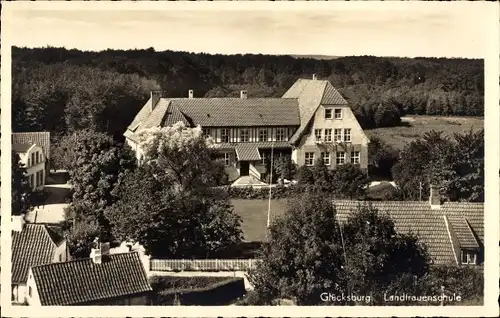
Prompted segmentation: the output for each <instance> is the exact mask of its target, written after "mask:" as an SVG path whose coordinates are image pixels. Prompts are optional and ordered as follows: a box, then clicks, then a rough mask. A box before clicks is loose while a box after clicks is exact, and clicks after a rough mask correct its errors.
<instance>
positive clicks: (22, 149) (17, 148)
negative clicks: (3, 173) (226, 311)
mask: <svg viewBox="0 0 500 318" xmlns="http://www.w3.org/2000/svg"><path fill="white" fill-rule="evenodd" d="M33 146H35V143H31V144H12V150H13V151H14V152H18V153H26V152H28V150H30V149H31V147H33Z"/></svg>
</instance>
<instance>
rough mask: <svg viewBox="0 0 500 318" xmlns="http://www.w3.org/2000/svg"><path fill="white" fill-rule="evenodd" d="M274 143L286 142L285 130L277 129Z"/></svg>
mask: <svg viewBox="0 0 500 318" xmlns="http://www.w3.org/2000/svg"><path fill="white" fill-rule="evenodd" d="M276 141H286V139H285V128H277V129H276Z"/></svg>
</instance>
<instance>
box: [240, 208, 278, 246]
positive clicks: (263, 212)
mask: <svg viewBox="0 0 500 318" xmlns="http://www.w3.org/2000/svg"><path fill="white" fill-rule="evenodd" d="M231 203H232V204H233V206H234V212H235V213H236V214H237V215H239V216H240V217H241V218H242V221H243V222H242V224H241V228H242V230H243V236H244V240H245V241H249V242H264V241H265V240H266V234H267V210H268V204H269V201H267V200H242V199H235V200H231ZM285 209H286V200H271V214H270V215H271V220H272V219H273V218H275V217H276V216H279V215H282V214H283V213H284V212H285Z"/></svg>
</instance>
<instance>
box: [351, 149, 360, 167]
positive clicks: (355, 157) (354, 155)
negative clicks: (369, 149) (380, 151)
mask: <svg viewBox="0 0 500 318" xmlns="http://www.w3.org/2000/svg"><path fill="white" fill-rule="evenodd" d="M351 163H352V164H358V163H359V151H352V152H351Z"/></svg>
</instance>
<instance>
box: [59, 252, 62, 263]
mask: <svg viewBox="0 0 500 318" xmlns="http://www.w3.org/2000/svg"><path fill="white" fill-rule="evenodd" d="M59 262H62V254H59Z"/></svg>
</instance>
